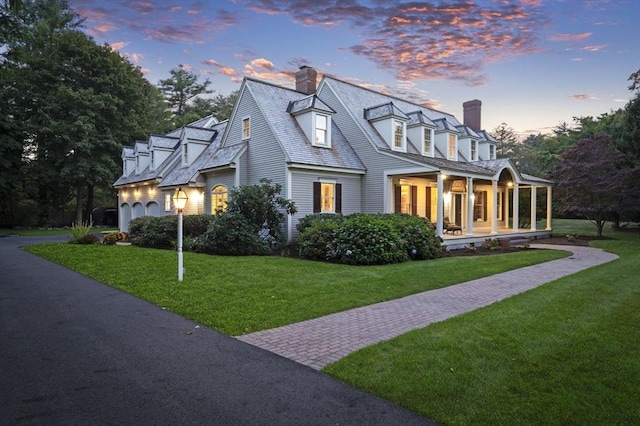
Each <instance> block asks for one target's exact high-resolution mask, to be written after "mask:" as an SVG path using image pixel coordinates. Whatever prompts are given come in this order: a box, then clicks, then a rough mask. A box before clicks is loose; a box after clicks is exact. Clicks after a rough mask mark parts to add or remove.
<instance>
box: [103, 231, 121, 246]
mask: <svg viewBox="0 0 640 426" xmlns="http://www.w3.org/2000/svg"><path fill="white" fill-rule="evenodd" d="M126 239H127V234H125V233H124V232H118V231H115V232H109V233H108V234H107V235H105V236H104V238H103V239H102V244H105V245H108V246H112V245H114V244H115V243H117V242H118V241H124V240H126Z"/></svg>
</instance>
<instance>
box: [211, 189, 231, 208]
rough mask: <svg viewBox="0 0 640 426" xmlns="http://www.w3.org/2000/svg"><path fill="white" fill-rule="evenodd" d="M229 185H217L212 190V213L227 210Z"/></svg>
mask: <svg viewBox="0 0 640 426" xmlns="http://www.w3.org/2000/svg"><path fill="white" fill-rule="evenodd" d="M227 194H228V191H227V187H226V186H223V185H216V186H214V187H213V189H212V190H211V214H218V213H221V212H223V211H225V210H227Z"/></svg>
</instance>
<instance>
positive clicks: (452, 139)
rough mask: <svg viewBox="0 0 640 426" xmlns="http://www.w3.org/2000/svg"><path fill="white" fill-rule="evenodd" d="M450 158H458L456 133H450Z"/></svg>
mask: <svg viewBox="0 0 640 426" xmlns="http://www.w3.org/2000/svg"><path fill="white" fill-rule="evenodd" d="M448 156H449V158H456V135H449V151H448Z"/></svg>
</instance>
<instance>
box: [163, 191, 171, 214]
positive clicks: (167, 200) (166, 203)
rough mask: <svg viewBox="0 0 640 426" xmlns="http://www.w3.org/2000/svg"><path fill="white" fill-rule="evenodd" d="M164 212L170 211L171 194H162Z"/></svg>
mask: <svg viewBox="0 0 640 426" xmlns="http://www.w3.org/2000/svg"><path fill="white" fill-rule="evenodd" d="M164 211H165V212H170V211H171V194H164Z"/></svg>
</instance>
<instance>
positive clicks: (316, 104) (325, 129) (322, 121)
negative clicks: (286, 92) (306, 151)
mask: <svg viewBox="0 0 640 426" xmlns="http://www.w3.org/2000/svg"><path fill="white" fill-rule="evenodd" d="M287 112H288V113H289V114H291V115H292V116H293V117H295V119H296V121H297V122H298V125H299V126H300V128H302V131H303V132H304V134H305V135H306V136H307V139H308V140H309V141H310V142H311V145H313V146H318V147H322V148H331V116H332V115H333V114H335V111H334V110H333V109H332V108H331V107H329V106H328V105H327V104H325V103H324V102H322V101H321V100H320V99H319V98H318V97H317V96H316V95H310V96H306V97H304V98H302V99H299V100H297V101H292V102H289V106H288V107H287Z"/></svg>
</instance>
